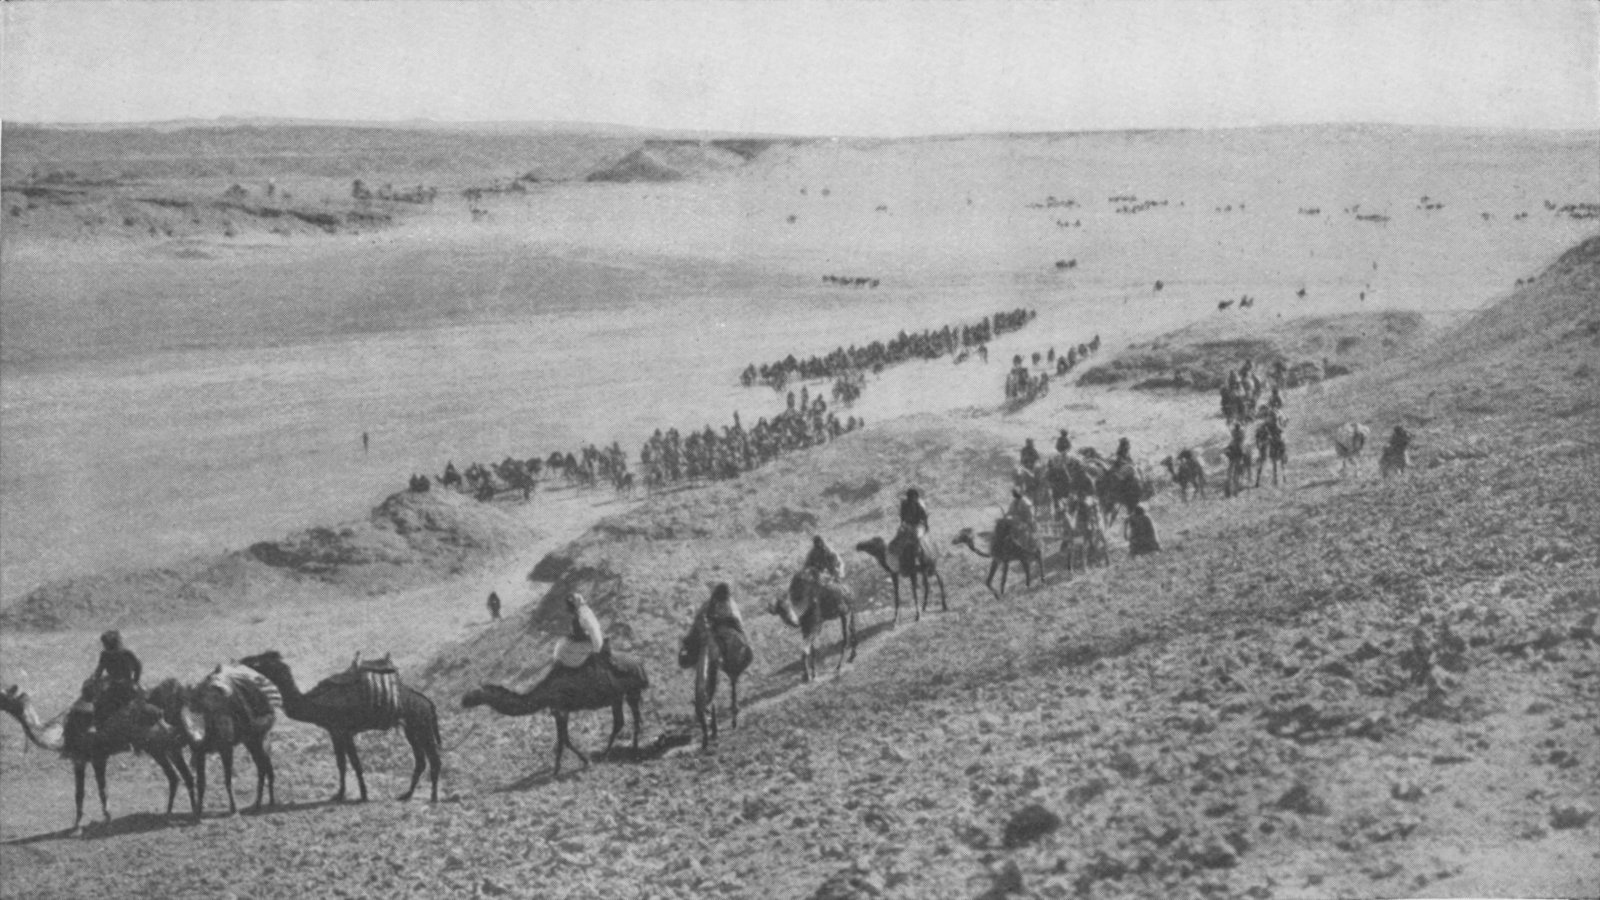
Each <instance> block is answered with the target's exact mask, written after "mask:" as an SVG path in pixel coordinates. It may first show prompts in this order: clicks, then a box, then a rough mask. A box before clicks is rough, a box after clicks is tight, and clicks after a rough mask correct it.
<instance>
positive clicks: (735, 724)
mask: <svg viewBox="0 0 1600 900" xmlns="http://www.w3.org/2000/svg"><path fill="white" fill-rule="evenodd" d="M728 696H729V698H730V699H731V700H732V704H733V711H732V713H731V714H730V719H731V720H732V724H731V725H730V726H729V728H730V729H731V730H733V731H738V730H739V678H738V676H737V675H729V676H728Z"/></svg>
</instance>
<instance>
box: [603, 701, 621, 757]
mask: <svg viewBox="0 0 1600 900" xmlns="http://www.w3.org/2000/svg"><path fill="white" fill-rule="evenodd" d="M622 725H623V719H622V700H621V699H620V698H618V699H617V700H614V701H612V703H611V737H610V738H609V739H607V740H606V756H610V755H611V745H613V744H615V743H616V742H617V735H619V734H621V733H622Z"/></svg>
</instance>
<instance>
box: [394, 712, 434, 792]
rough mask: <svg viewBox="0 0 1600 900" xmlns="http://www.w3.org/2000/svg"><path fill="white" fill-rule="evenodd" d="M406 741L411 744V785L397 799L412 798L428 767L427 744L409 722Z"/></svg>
mask: <svg viewBox="0 0 1600 900" xmlns="http://www.w3.org/2000/svg"><path fill="white" fill-rule="evenodd" d="M406 741H407V742H408V743H410V744H411V786H410V787H408V788H406V790H405V793H403V794H401V795H400V796H398V797H396V798H395V799H396V800H410V799H411V795H412V794H415V793H416V792H417V783H418V782H420V781H422V770H423V769H424V768H426V767H427V764H428V755H427V751H426V750H425V747H426V746H427V744H426V742H425V741H424V740H423V739H422V738H421V736H420V735H418V734H415V733H413V732H412V730H411V728H410V727H409V723H408V727H407V728H406ZM435 771H437V769H435ZM435 784H437V780H436V781H435ZM437 789H438V788H437V787H435V790H437ZM435 799H438V798H435Z"/></svg>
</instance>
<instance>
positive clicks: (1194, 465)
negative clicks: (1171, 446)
mask: <svg viewBox="0 0 1600 900" xmlns="http://www.w3.org/2000/svg"><path fill="white" fill-rule="evenodd" d="M1161 465H1163V466H1165V467H1166V469H1167V472H1168V473H1169V474H1170V475H1172V480H1173V482H1174V483H1176V484H1177V485H1178V496H1179V497H1181V498H1183V502H1185V503H1188V502H1189V491H1190V490H1191V489H1192V490H1193V491H1194V495H1195V496H1196V497H1204V496H1205V495H1206V469H1205V466H1202V465H1201V464H1200V460H1199V459H1198V458H1196V457H1195V454H1194V451H1193V450H1189V449H1185V450H1181V451H1179V453H1178V457H1177V459H1176V460H1174V459H1173V458H1172V457H1170V456H1169V457H1167V458H1166V459H1163V460H1162V461H1161Z"/></svg>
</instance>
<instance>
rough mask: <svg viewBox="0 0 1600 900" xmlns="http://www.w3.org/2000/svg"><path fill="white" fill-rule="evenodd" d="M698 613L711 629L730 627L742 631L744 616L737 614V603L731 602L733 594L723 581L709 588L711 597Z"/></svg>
mask: <svg viewBox="0 0 1600 900" xmlns="http://www.w3.org/2000/svg"><path fill="white" fill-rule="evenodd" d="M700 615H702V616H705V617H706V621H707V622H708V623H709V624H710V625H711V628H712V629H713V630H715V629H718V628H732V629H735V630H736V631H739V632H740V633H743V632H744V617H743V616H741V615H740V614H739V604H737V603H735V602H733V594H732V593H731V592H730V591H729V590H728V583H727V582H725V581H724V582H718V583H717V584H716V585H715V586H714V587H712V588H711V599H709V600H707V601H706V602H705V604H704V605H702V606H701V607H700Z"/></svg>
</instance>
